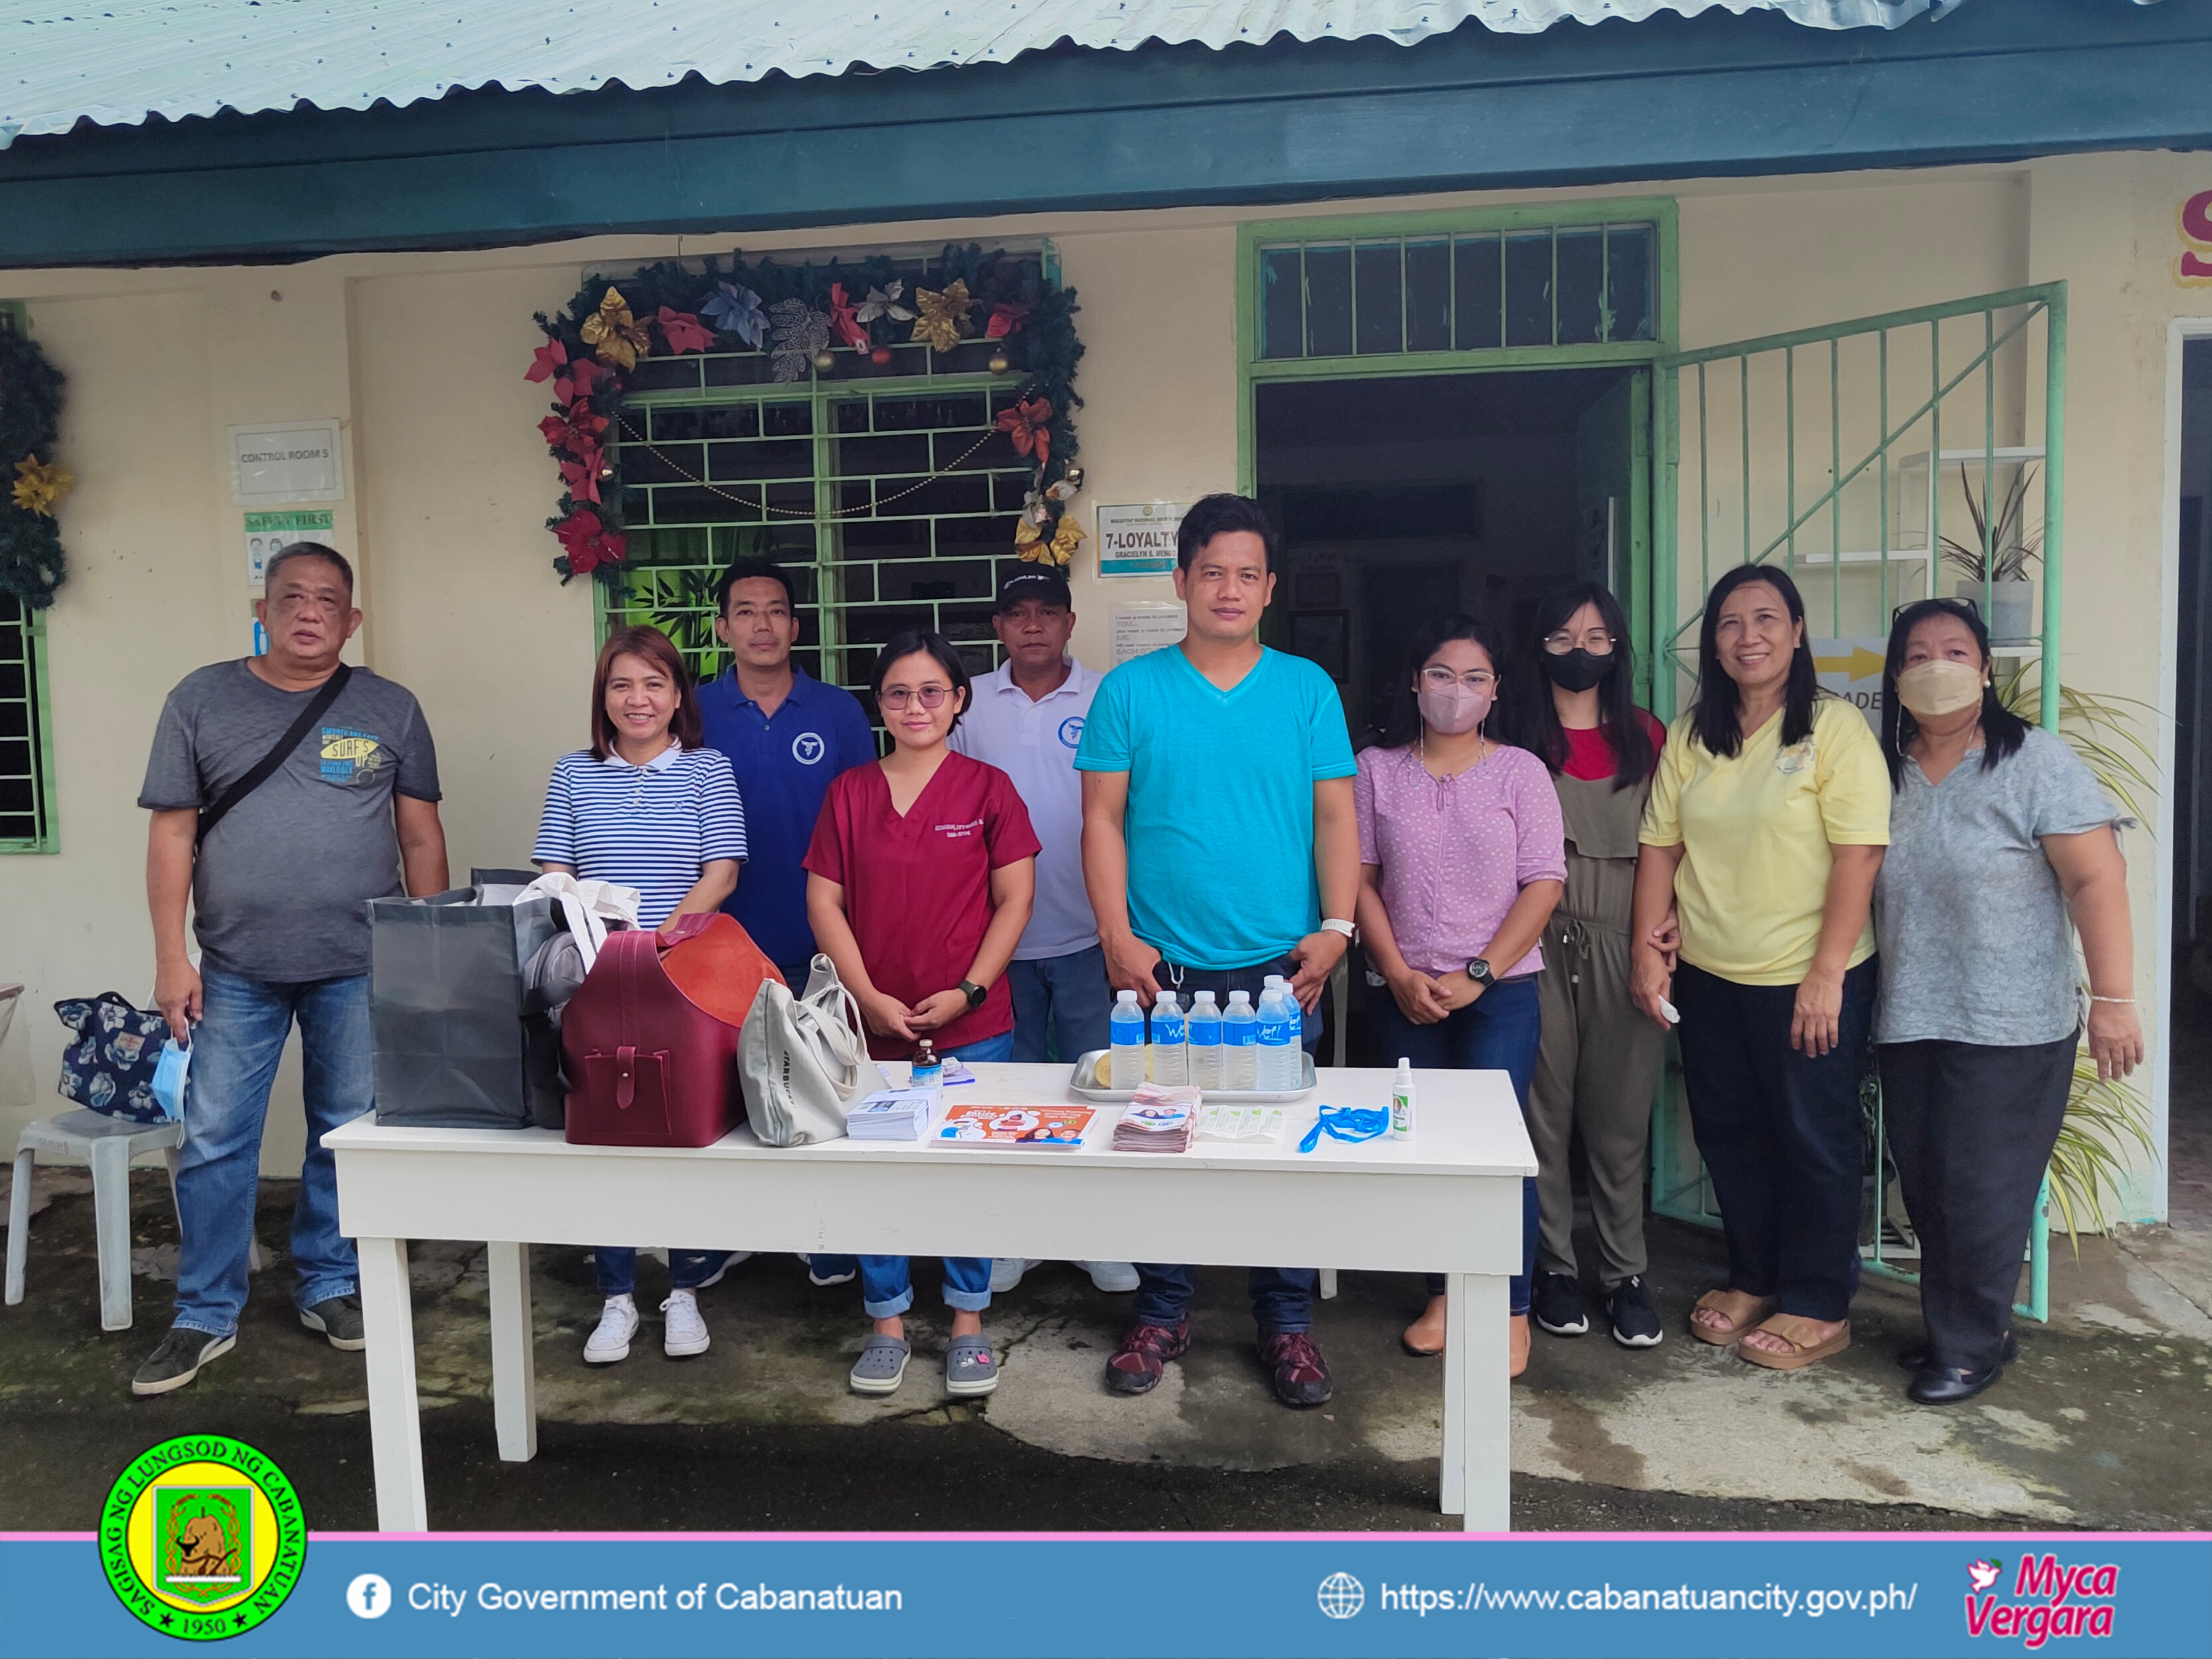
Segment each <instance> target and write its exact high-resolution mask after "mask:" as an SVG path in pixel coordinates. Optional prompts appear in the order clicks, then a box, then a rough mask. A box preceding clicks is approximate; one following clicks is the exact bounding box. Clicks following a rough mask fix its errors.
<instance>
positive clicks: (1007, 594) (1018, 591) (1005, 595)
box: [992, 565, 1075, 611]
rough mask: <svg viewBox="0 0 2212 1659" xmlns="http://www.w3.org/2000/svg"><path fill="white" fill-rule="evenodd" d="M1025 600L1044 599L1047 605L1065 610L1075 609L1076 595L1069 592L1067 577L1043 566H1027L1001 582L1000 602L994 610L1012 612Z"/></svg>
mask: <svg viewBox="0 0 2212 1659" xmlns="http://www.w3.org/2000/svg"><path fill="white" fill-rule="evenodd" d="M1024 599H1042V600H1043V601H1044V602H1045V603H1046V604H1047V605H1059V606H1060V607H1061V608H1062V609H1064V610H1067V611H1073V610H1074V609H1075V595H1074V594H1073V592H1070V591H1069V590H1068V586H1067V578H1066V575H1064V574H1061V573H1060V571H1057V570H1048V569H1046V568H1043V567H1042V565H1029V566H1026V567H1024V568H1022V569H1019V570H1017V571H1015V572H1014V573H1013V574H1012V575H1011V576H1008V577H1007V578H1006V580H1003V581H1001V582H1000V584H999V602H998V604H997V605H994V606H993V607H992V608H993V609H994V610H995V611H1011V610H1012V609H1013V607H1014V606H1016V605H1019V604H1020V603H1021V602H1022V601H1023V600H1024Z"/></svg>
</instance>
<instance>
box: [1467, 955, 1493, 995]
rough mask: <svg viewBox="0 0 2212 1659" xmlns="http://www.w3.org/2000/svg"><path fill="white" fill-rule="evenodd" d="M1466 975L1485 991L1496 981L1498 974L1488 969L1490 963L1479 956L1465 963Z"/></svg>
mask: <svg viewBox="0 0 2212 1659" xmlns="http://www.w3.org/2000/svg"><path fill="white" fill-rule="evenodd" d="M1467 976H1468V978H1469V979H1471V980H1473V981H1474V982H1475V983H1476V984H1477V985H1480V986H1481V987H1483V989H1485V990H1488V989H1489V988H1490V987H1492V986H1493V985H1495V984H1497V983H1498V975H1495V974H1493V973H1492V972H1491V971H1490V964H1489V963H1486V962H1485V961H1484V960H1483V959H1482V958H1481V957H1476V958H1475V959H1474V961H1473V962H1470V963H1468V964H1467Z"/></svg>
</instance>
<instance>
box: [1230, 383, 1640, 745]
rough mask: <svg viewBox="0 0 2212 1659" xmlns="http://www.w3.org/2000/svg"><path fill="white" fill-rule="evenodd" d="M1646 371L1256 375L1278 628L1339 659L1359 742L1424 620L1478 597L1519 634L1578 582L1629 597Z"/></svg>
mask: <svg viewBox="0 0 2212 1659" xmlns="http://www.w3.org/2000/svg"><path fill="white" fill-rule="evenodd" d="M1641 382H1642V375H1641V373H1640V372H1639V371H1637V370H1634V369H1623V368H1547V369H1526V370H1518V371H1506V370H1500V371H1493V372H1488V373H1475V374H1432V375H1419V376H1395V375H1394V376H1385V377H1377V378H1374V379H1361V380H1286V381H1277V382H1268V383H1263V384H1261V385H1259V386H1255V388H1254V389H1253V390H1254V411H1253V460H1254V477H1255V483H1256V487H1257V491H1258V495H1259V498H1260V500H1261V502H1262V503H1263V504H1264V505H1265V506H1266V507H1267V510H1268V513H1269V514H1270V515H1271V516H1272V517H1273V519H1274V520H1275V522H1276V523H1277V524H1278V525H1279V526H1282V530H1283V541H1284V562H1285V574H1284V580H1283V586H1282V591H1280V592H1279V595H1278V600H1277V603H1276V604H1275V605H1273V606H1271V607H1270V608H1269V610H1268V613H1267V635H1266V637H1267V643H1269V644H1270V645H1273V646H1275V647H1278V648H1279V649H1282V650H1285V651H1289V652H1291V653H1295V654H1297V655H1299V656H1303V657H1307V658H1310V659H1312V660H1313V661H1315V662H1317V663H1319V664H1320V665H1322V668H1323V669H1325V670H1326V671H1328V675H1329V678H1331V679H1332V680H1333V681H1334V682H1335V684H1336V687H1337V690H1338V693H1339V695H1340V696H1342V698H1343V699H1344V708H1345V719H1346V724H1347V725H1348V726H1350V727H1351V730H1352V738H1353V743H1354V746H1355V747H1357V746H1360V745H1362V744H1365V743H1369V742H1372V741H1373V740H1374V738H1376V735H1378V734H1379V733H1380V732H1381V730H1382V729H1383V726H1384V725H1385V724H1386V723H1387V721H1388V720H1389V713H1390V708H1391V703H1392V701H1393V699H1394V697H1395V695H1396V692H1397V689H1398V683H1399V680H1400V678H1401V673H1402V669H1403V659H1404V656H1405V652H1406V648H1407V644H1408V642H1409V641H1411V639H1412V637H1413V634H1414V632H1415V630H1416V629H1419V627H1420V625H1421V624H1422V623H1424V622H1426V621H1429V620H1431V619H1432V618H1434V617H1442V616H1448V615H1449V614H1450V613H1451V612H1453V611H1467V612H1468V613H1470V614H1471V615H1474V616H1476V617H1481V618H1482V619H1483V620H1485V621H1486V622H1488V623H1491V624H1492V626H1494V627H1495V628H1497V629H1498V631H1499V632H1500V633H1501V634H1503V635H1504V636H1505V637H1506V639H1507V641H1509V643H1517V642H1518V641H1520V640H1521V639H1522V637H1523V635H1525V634H1526V632H1527V630H1528V621H1529V617H1530V616H1531V614H1532V613H1533V611H1534V608H1535V605H1536V604H1537V602H1538V601H1539V600H1540V599H1541V598H1542V596H1543V595H1544V593H1545V592H1547V591H1548V590H1549V589H1551V588H1553V587H1555V586H1558V585H1559V584H1560V583H1562V582H1565V581H1571V580H1595V581H1602V582H1607V583H1608V584H1609V585H1611V586H1613V589H1614V591H1615V592H1618V593H1620V595H1621V597H1622V601H1623V603H1624V605H1626V603H1627V600H1628V592H1629V587H1630V585H1631V583H1632V579H1633V574H1634V573H1633V570H1632V565H1633V563H1634V562H1635V559H1636V557H1637V555H1638V551H1639V550H1640V549H1641V545H1642V539H1643V529H1642V520H1643V517H1644V513H1643V503H1644V494H1643V490H1642V489H1641V488H1640V477H1639V474H1640V458H1639V455H1638V444H1637V439H1638V433H1639V429H1640V422H1639V421H1638V416H1639V415H1640V414H1641V412H1642V410H1643V408H1644V404H1643V402H1642V400H1641V399H1640V398H1638V395H1637V394H1638V392H1640V391H1641V390H1642V389H1643V387H1642V384H1641Z"/></svg>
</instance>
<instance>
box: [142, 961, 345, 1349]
mask: <svg viewBox="0 0 2212 1659" xmlns="http://www.w3.org/2000/svg"><path fill="white" fill-rule="evenodd" d="M200 987H201V996H202V1004H201V1016H200V1023H199V1024H198V1025H197V1027H195V1028H194V1030H193V1032H192V1086H191V1097H190V1102H189V1103H188V1105H187V1107H186V1109H185V1144H184V1146H182V1147H181V1148H180V1149H179V1152H178V1153H177V1218H178V1221H179V1225H180V1228H181V1231H182V1232H183V1235H184V1238H183V1245H182V1248H181V1249H180V1251H179V1260H178V1263H177V1313H176V1323H178V1324H179V1325H182V1326H185V1328H188V1329H191V1330H195V1331H204V1332H206V1333H207V1334H209V1335H210V1336H229V1335H231V1334H234V1332H235V1331H236V1330H237V1329H238V1316H239V1315H240V1312H241V1311H243V1310H244V1309H245V1307H246V1251H247V1247H248V1245H249V1244H250V1243H252V1237H253V1208H254V1200H255V1198H256V1196H257V1194H258V1192H259V1189H260V1180H261V1129H262V1125H263V1124H264V1122H265V1121H267V1118H268V1115H269V1087H270V1084H271V1083H273V1082H274V1081H275V1080H276V1062H277V1060H279V1059H281V1058H282V1057H283V1053H284V1039H285V1038H286V1037H287V1036H290V1035H291V1030H292V1023H293V1021H294V1020H295V1019H297V1020H298V1021H299V1024H300V1046H301V1059H302V1060H303V1062H304V1064H303V1066H302V1070H301V1082H302V1085H303V1091H302V1092H303V1093H304V1094H305V1096H306V1103H307V1159H306V1161H305V1162H304V1163H303V1164H301V1166H300V1198H299V1202H298V1203H297V1204H296V1205H295V1206H293V1210H292V1266H293V1269H294V1271H295V1273H297V1274H298V1277H299V1284H298V1286H297V1288H296V1289H295V1291H293V1297H294V1300H295V1301H296V1302H297V1303H298V1304H299V1305H300V1306H301V1307H302V1308H312V1307H313V1306H315V1305H316V1304H318V1303H321V1302H327V1301H329V1300H330V1299H331V1297H334V1296H352V1295H355V1294H356V1293H357V1292H358V1291H359V1289H360V1281H359V1279H358V1276H357V1275H358V1271H359V1269H358V1267H357V1258H356V1255H355V1254H354V1248H353V1241H352V1240H351V1239H349V1238H347V1237H343V1235H342V1234H340V1232H339V1231H338V1177H337V1160H336V1159H335V1158H332V1157H331V1154H330V1153H329V1152H325V1150H324V1149H323V1136H324V1135H325V1133H327V1132H329V1131H330V1130H332V1129H335V1128H337V1127H338V1126H339V1125H340V1124H342V1123H350V1122H352V1121H353V1120H354V1119H356V1118H357V1117H359V1116H360V1115H362V1113H364V1112H366V1111H368V1109H369V1108H370V1107H372V1106H374V1104H375V1103H376V1079H375V1070H374V1063H373V1061H372V1059H371V1048H370V1043H369V1035H368V975H366V974H355V975H349V976H348V977H346V978H343V979H319V980H311V981H307V982H306V983H304V984H278V983H275V982H273V981H267V980H258V979H243V978H240V976H239V975H235V974H226V973H224V972H222V970H221V969H216V968H205V969H202V970H201V974H200Z"/></svg>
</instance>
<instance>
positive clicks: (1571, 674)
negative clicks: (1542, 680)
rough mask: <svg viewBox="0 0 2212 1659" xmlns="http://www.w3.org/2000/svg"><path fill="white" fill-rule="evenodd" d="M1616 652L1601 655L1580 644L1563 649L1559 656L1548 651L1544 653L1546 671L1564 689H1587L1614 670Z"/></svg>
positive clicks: (1553, 682)
mask: <svg viewBox="0 0 2212 1659" xmlns="http://www.w3.org/2000/svg"><path fill="white" fill-rule="evenodd" d="M1614 654H1615V653H1612V652H1607V653H1606V654H1605V655H1604V656H1602V657H1601V656H1599V655H1597V654H1596V653H1594V652H1589V651H1585V650H1583V648H1582V647H1580V646H1577V647H1575V648H1574V649H1573V650H1571V651H1563V652H1561V653H1559V655H1557V656H1554V655H1553V654H1552V653H1550V652H1548V651H1547V652H1546V653H1544V672H1545V673H1546V674H1547V675H1548V676H1549V677H1550V678H1551V682H1552V684H1554V685H1556V686H1558V687H1559V690H1562V691H1587V690H1589V689H1590V687H1592V686H1593V685H1595V684H1597V683H1598V682H1599V681H1600V680H1601V679H1603V678H1605V677H1606V676H1607V674H1610V673H1611V672H1613V656H1614Z"/></svg>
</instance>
